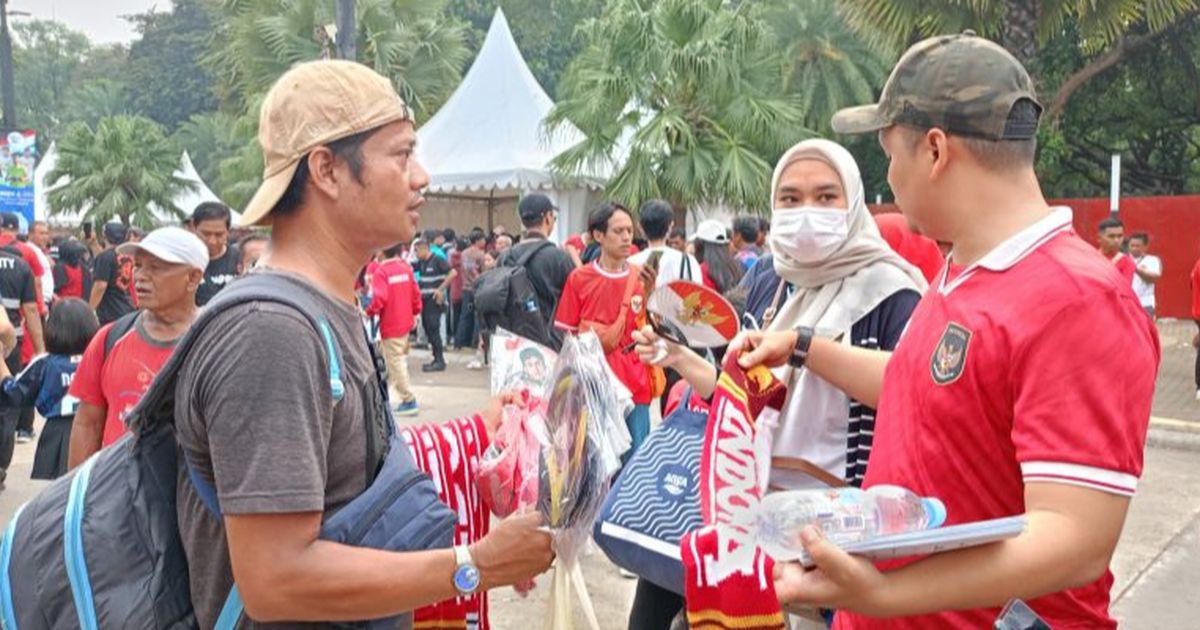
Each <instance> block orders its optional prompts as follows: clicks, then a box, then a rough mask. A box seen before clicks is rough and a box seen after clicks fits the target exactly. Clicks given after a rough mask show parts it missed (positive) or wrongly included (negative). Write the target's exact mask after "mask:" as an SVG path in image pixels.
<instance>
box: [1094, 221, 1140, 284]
mask: <svg viewBox="0 0 1200 630" xmlns="http://www.w3.org/2000/svg"><path fill="white" fill-rule="evenodd" d="M1097 240H1098V242H1099V243H1100V253H1101V254H1104V257H1105V258H1107V259H1109V260H1111V261H1112V262H1113V264H1114V265H1116V266H1117V271H1119V272H1121V276H1122V277H1123V278H1125V279H1126V280H1128V281H1129V283H1130V286H1133V275H1134V274H1135V273H1137V263H1136V262H1134V261H1133V257H1132V256H1130V255H1129V254H1126V253H1125V252H1123V251H1121V245H1123V244H1124V243H1125V224H1124V223H1121V220H1120V219H1117V218H1115V217H1110V218H1108V219H1105V220H1103V221H1101V222H1100V233H1099V235H1098V236H1097Z"/></svg>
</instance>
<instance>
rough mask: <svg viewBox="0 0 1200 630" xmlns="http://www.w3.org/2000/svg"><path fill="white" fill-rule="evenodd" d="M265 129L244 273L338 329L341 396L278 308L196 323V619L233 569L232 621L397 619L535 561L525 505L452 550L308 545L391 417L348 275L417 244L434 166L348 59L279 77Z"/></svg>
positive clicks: (388, 102)
mask: <svg viewBox="0 0 1200 630" xmlns="http://www.w3.org/2000/svg"><path fill="white" fill-rule="evenodd" d="M259 139H260V142H261V143H262V145H263V152H264V159H265V161H266V165H267V169H266V170H267V173H268V177H267V178H266V179H265V181H264V182H263V184H262V186H261V187H260V189H259V190H258V192H257V193H256V194H255V196H254V198H253V199H252V200H251V202H250V204H249V205H248V206H247V207H246V209H245V211H244V213H243V219H242V223H243V225H254V224H260V223H263V222H267V221H269V222H271V224H272V227H273V229H272V235H271V248H270V252H269V253H268V254H267V256H266V257H265V258H264V259H263V260H262V261H261V262H260V264H259V270H258V271H256V273H264V274H278V275H279V276H280V277H279V278H278V281H279V282H286V283H291V284H293V285H294V287H295V290H296V291H305V292H308V293H310V294H311V297H313V298H314V301H315V302H316V303H317V304H319V305H320V307H319V309H320V313H313V315H316V316H319V317H324V318H325V320H327V321H328V322H329V324H330V326H331V328H332V332H333V337H334V342H335V343H336V345H337V347H338V349H339V350H340V353H341V358H342V362H341V375H340V377H341V380H342V382H343V384H344V385H345V389H344V394H343V396H342V397H341V399H340V400H335V399H334V396H333V393H332V391H331V388H330V375H329V373H328V368H327V367H326V366H327V359H326V357H327V350H326V344H325V342H324V340H323V339H322V338H321V336H320V335H319V334H318V333H317V332H316V331H315V330H313V328H312V326H311V325H310V324H309V323H308V320H307V319H306V318H305V317H304V316H303V315H302V314H300V313H297V312H294V311H292V310H291V309H290V308H288V307H285V306H281V305H276V304H274V303H266V302H250V303H246V304H242V305H238V306H234V307H232V308H231V309H230V310H228V311H227V312H224V313H221V314H220V315H218V316H217V318H216V319H215V320H214V321H213V322H212V323H211V324H210V325H209V326H207V327H206V328H205V329H204V331H202V332H201V333H200V338H199V339H198V340H197V343H196V345H195V346H194V348H193V350H192V351H191V353H190V354H189V355H188V357H187V359H186V360H185V362H184V365H183V367H182V369H181V371H180V375H179V381H178V384H177V389H176V398H175V413H176V426H177V428H178V431H177V434H178V438H179V442H180V446H181V448H182V450H183V452H184V454H185V455H186V456H187V458H188V460H189V461H190V462H191V463H192V465H193V466H194V467H195V468H196V471H197V473H198V474H199V475H200V477H202V478H203V479H205V480H207V481H209V482H210V483H211V484H212V486H213V487H214V488H215V489H216V494H217V499H218V502H219V504H220V508H221V513H222V517H221V518H220V519H218V518H216V517H215V516H213V515H212V514H210V513H209V512H208V511H207V510H206V509H205V507H204V505H203V503H202V501H201V500H200V498H199V496H197V494H196V491H195V489H194V488H193V486H192V484H191V482H190V481H189V480H188V479H187V475H186V473H183V472H181V474H180V478H179V480H178V490H179V494H178V504H177V510H178V516H179V528H180V532H181V534H182V541H183V547H184V552H185V553H186V554H187V559H188V566H189V571H190V578H191V591H192V600H193V602H194V604H195V608H196V615H197V619H198V621H199V624H200V626H201V627H205V628H211V627H213V626H214V624H215V622H216V620H217V618H218V616H219V615H220V613H221V608H222V605H223V603H224V601H225V598H226V595H227V594H228V593H229V590H230V588H231V586H232V585H233V584H234V581H235V578H236V582H237V587H238V590H239V592H240V594H241V598H242V601H243V603H244V605H245V615H244V616H243V617H242V619H241V620H240V622H239V625H238V627H240V628H251V627H261V626H262V625H265V624H266V623H268V622H287V625H288V626H294V625H298V624H301V623H303V622H310V623H311V622H317V623H320V622H325V623H328V622H335V621H345V620H356V619H372V618H379V617H390V616H397V615H401V614H402V613H405V612H407V611H411V610H413V609H414V608H417V607H420V606H426V605H429V604H433V603H437V602H440V601H443V600H447V599H452V598H454V597H456V596H460V595H463V596H465V595H469V594H472V593H474V592H475V591H476V590H482V589H489V588H495V587H499V586H506V585H510V584H515V583H518V582H522V581H524V580H526V579H528V578H531V577H533V576H535V575H537V574H539V573H541V572H542V571H545V570H546V569H547V568H548V567H549V564H550V561H551V559H552V552H551V550H550V539H549V536H548V535H547V534H546V533H544V532H541V531H539V527H540V525H541V520H540V518H539V517H538V516H536V515H526V516H518V517H513V518H509V519H507V520H505V521H503V522H501V523H500V524H499V525H498V526H497V527H495V528H494V529H493V530H492V532H491V533H490V534H489V535H488V536H486V537H484V538H483V540H481V541H478V542H476V543H475V544H472V545H470V546H461V547H458V548H455V549H453V550H451V549H445V550H435V551H422V552H412V553H394V552H387V551H379V550H373V549H366V548H360V547H350V546H346V545H342V544H338V543H334V542H330V541H323V540H318V538H317V536H318V532H319V530H320V527H321V523H322V522H323V520H324V519H325V517H326V515H328V514H331V513H332V512H334V511H336V510H337V509H338V508H340V507H342V506H343V505H345V504H346V503H348V502H349V501H350V500H351V499H353V498H354V497H355V496H357V495H358V494H360V493H361V492H362V491H363V489H364V488H365V487H366V485H367V483H368V479H367V475H368V467H371V468H373V467H374V464H375V463H376V462H374V461H369V460H371V459H372V458H371V457H369V456H368V453H367V450H368V449H367V442H368V440H367V433H366V431H367V430H368V429H367V427H368V421H369V420H373V419H375V418H376V417H377V416H375V415H373V414H374V413H377V412H379V411H380V410H382V411H383V412H384V413H386V404H385V402H384V401H383V400H382V393H380V391H379V390H378V389H377V388H376V386H375V378H376V373H375V364H374V362H373V361H372V358H371V353H370V349H369V347H368V345H367V344H368V342H367V339H366V336H365V333H364V330H363V327H362V322H361V319H360V315H359V311H358V308H357V307H356V302H355V293H354V282H355V279H356V277H357V276H358V272H359V270H360V269H361V268H362V267H363V266H365V265H366V264H367V262H368V261H369V260H370V259H371V257H372V254H373V253H374V252H375V251H378V250H379V249H382V248H384V247H387V246H390V245H392V244H394V243H397V242H401V241H408V240H410V239H411V238H412V236H413V232H414V225H415V219H416V210H417V208H418V207H419V206H420V205H421V203H422V202H423V199H422V198H421V196H420V194H419V192H418V191H419V190H420V189H422V188H423V187H425V186H426V185H428V183H429V176H428V174H426V173H425V171H424V169H423V168H421V166H420V164H418V163H417V161H416V159H415V158H414V157H413V148H414V145H415V142H416V134H415V132H414V126H413V120H412V116H411V113H410V112H409V110H408V108H407V106H406V105H405V104H404V102H403V101H402V100H401V99H400V97H399V96H398V95H397V94H396V92H395V90H394V88H393V87H392V85H391V83H390V82H389V81H388V80H387V79H386V78H384V77H382V76H380V75H378V74H376V73H375V72H374V71H372V70H370V69H369V68H367V67H365V66H362V65H359V64H355V63H350V62H344V61H318V62H311V63H306V64H300V65H298V66H296V67H294V68H293V69H291V70H289V71H288V72H287V73H286V74H284V75H283V77H281V78H280V79H279V81H278V82H277V83H276V84H275V86H274V87H272V88H271V90H270V92H268V94H267V96H266V99H265V100H264V103H263V109H262V118H261V124H260V136H259ZM497 419H498V412H497V413H494V414H489V418H485V422H489V423H490V424H491V425H493V426H494V423H495V422H496V421H497ZM372 472H373V470H372ZM404 619H405V622H402V624H401V625H402V627H406V626H407V625H408V624H409V623H410V622H408V621H407V620H408V618H404ZM252 620H253V621H252ZM271 627H286V626H277V625H275V624H274V623H271Z"/></svg>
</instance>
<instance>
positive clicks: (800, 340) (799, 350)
mask: <svg viewBox="0 0 1200 630" xmlns="http://www.w3.org/2000/svg"><path fill="white" fill-rule="evenodd" d="M795 330H796V345H795V346H793V347H792V356H790V357H788V365H790V366H792V367H794V368H796V369H799V368H802V367H804V360H805V359H807V358H808V349H809V347H811V346H812V340H813V335H814V334H815V333H814V331H813V329H812V328H809V327H808V326H797V327H796V328H795Z"/></svg>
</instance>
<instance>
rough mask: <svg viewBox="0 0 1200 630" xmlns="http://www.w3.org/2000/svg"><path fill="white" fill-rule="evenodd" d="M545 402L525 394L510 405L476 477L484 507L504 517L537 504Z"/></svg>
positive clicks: (481, 460) (543, 439) (543, 438)
mask: <svg viewBox="0 0 1200 630" xmlns="http://www.w3.org/2000/svg"><path fill="white" fill-rule="evenodd" d="M541 406H542V405H541V399H540V398H537V397H534V396H532V395H530V394H529V393H528V392H526V393H524V394H522V401H521V403H519V404H515V405H507V406H505V407H504V410H503V417H502V419H501V421H500V427H499V428H498V429H496V433H495V434H494V435H493V436H492V443H491V446H489V447H488V449H487V451H485V452H484V453H483V457H482V458H481V459H480V462H479V469H478V473H477V475H476V477H475V481H476V485H477V486H478V487H479V493H480V496H481V497H482V499H483V503H484V505H486V506H487V507H488V509H489V510H491V511H492V513H493V514H495V515H496V516H498V517H500V518H505V517H507V516H509V515H511V514H513V513H515V512H517V511H518V510H520V509H521V508H524V507H530V506H533V505H536V504H537V500H538V474H539V472H538V467H539V462H540V459H541V452H542V444H543V443H544V442H545V439H546V438H545V431H546V429H545V425H544V424H543V415H542V413H543V412H542V411H541V410H540V407H541Z"/></svg>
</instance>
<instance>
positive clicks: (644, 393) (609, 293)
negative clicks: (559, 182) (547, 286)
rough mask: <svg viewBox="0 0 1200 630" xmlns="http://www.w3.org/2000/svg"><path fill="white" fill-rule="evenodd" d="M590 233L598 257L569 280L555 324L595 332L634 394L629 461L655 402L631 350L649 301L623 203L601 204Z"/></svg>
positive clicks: (590, 220) (569, 329) (590, 217)
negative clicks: (631, 259)
mask: <svg viewBox="0 0 1200 630" xmlns="http://www.w3.org/2000/svg"><path fill="white" fill-rule="evenodd" d="M588 232H589V233H590V234H591V235H592V241H593V242H595V243H599V245H600V257H599V258H597V259H596V260H595V261H594V262H592V263H590V264H588V265H585V266H583V267H579V268H578V269H576V270H575V271H572V272H571V275H569V276H567V284H566V286H564V287H563V293H562V298H561V299H560V300H559V302H558V311H557V312H556V313H555V316H554V325H555V326H557V327H558V328H559V329H561V330H563V331H564V332H568V333H579V332H586V331H589V330H591V331H594V332H595V333H596V334H597V335H598V336H599V337H600V339H601V341H602V343H603V344H604V352H605V357H606V358H607V359H608V364H609V366H611V367H612V370H613V373H614V374H616V375H617V378H618V379H620V381H621V382H622V383H624V384H625V386H626V387H628V388H629V391H630V393H632V394H633V404H634V406H635V407H634V410H633V412H632V413H630V414H629V416H628V417H626V418H625V423H626V424H627V425H629V433H630V435H631V436H632V438H633V448H632V449H630V451H629V452H628V453H626V454H625V458H626V459H628V458H629V457H631V456H632V455H633V453H634V451H636V450H637V448H638V447H639V446H641V444H642V442H643V441H644V440H645V439H646V436H647V435H649V434H650V400H651V387H650V376H649V374H648V373H647V372H646V367H645V366H644V365H642V362H641V359H639V358H638V355H637V353H636V352H633V349H632V347H631V346H630V343H631V342H632V340H633V337H632V336H631V335H632V334H633V331H635V330H637V322H636V320H637V316H638V314H640V313H641V311H642V308H643V307H644V306H645V301H646V296H645V294H644V291H643V289H642V283H641V282H639V281H638V273H639V272H640V270H639V269H638V268H637V266H636V265H631V264H629V262H628V258H629V246H630V244H632V242H633V215H632V214H631V213H630V212H629V210H628V209H626V208H625V207H624V206H622V205H620V204H617V203H612V202H609V203H605V204H602V205H601V206H600V207H598V208H596V209H595V210H592V212H591V213H590V214H589V215H588Z"/></svg>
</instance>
